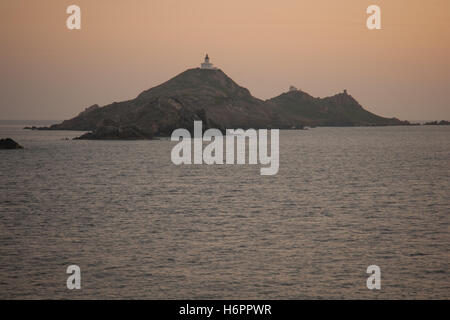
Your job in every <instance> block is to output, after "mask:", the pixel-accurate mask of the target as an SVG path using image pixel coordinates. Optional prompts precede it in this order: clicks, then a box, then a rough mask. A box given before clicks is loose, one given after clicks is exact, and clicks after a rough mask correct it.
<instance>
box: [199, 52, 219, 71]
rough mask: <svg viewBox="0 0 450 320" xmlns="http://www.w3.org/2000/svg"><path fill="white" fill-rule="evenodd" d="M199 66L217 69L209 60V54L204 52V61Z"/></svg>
mask: <svg viewBox="0 0 450 320" xmlns="http://www.w3.org/2000/svg"><path fill="white" fill-rule="evenodd" d="M200 67H201V68H202V69H217V68H215V67H214V66H213V64H212V63H210V62H209V56H208V54H206V56H205V62H203V63H202V64H201V65H200Z"/></svg>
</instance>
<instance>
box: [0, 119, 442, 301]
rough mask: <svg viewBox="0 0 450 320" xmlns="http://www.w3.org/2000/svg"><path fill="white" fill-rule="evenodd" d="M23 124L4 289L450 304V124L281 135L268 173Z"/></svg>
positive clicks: (1, 247) (7, 229)
mask: <svg viewBox="0 0 450 320" xmlns="http://www.w3.org/2000/svg"><path fill="white" fill-rule="evenodd" d="M35 123H36V122H35ZM23 125H24V124H23V123H22V124H19V123H10V124H8V123H5V122H3V123H2V124H0V137H1V138H5V137H11V138H13V139H14V140H16V141H17V142H19V143H20V144H21V145H23V146H24V147H25V149H23V150H0V165H1V166H0V181H1V183H0V298H13V299H15V298H32V299H35V298H89V299H91V298H107V299H110V298H112V299H115V298H146V299H159V298H165V299H175V298H196V299H213V298H217V299H229V298H235V299H241V298H245V299H253V298H254V299H278V298H287V299H304V298H312V299H316V298H338V299H340V298H389V299H391V298H395V299H402V298H411V299H416V298H433V299H449V298H450V268H449V264H450V233H449V232H450V188H449V185H450V127H443V126H426V127H423V126H422V127H379V128H315V129H311V130H306V131H282V132H281V133H280V170H279V173H278V174H277V175H275V176H261V175H260V174H259V168H260V167H259V165H251V166H249V165H234V166H230V165H228V166H218V165H217V166H207V165H196V166H194V165H192V166H175V165H173V164H172V163H171V161H170V151H171V148H172V146H173V145H174V144H173V143H171V142H170V141H168V140H158V141H74V140H63V139H64V138H66V137H67V138H72V137H74V136H78V135H79V134H80V133H78V132H67V131H27V130H21V128H22V127H23ZM71 264H76V265H79V266H80V268H81V285H82V289H81V290H72V291H70V290H68V289H67V288H66V279H67V276H68V275H66V273H65V272H66V268H67V266H68V265H71ZM372 264H375V265H378V266H379V267H380V268H381V279H382V280H381V286H382V287H381V290H379V291H371V290H368V289H367V287H366V279H367V277H368V274H366V268H367V267H368V266H369V265H372Z"/></svg>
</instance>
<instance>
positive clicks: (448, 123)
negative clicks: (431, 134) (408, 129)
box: [424, 120, 450, 126]
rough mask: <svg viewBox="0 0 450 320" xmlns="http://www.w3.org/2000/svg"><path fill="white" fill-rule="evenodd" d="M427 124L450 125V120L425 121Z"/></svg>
mask: <svg viewBox="0 0 450 320" xmlns="http://www.w3.org/2000/svg"><path fill="white" fill-rule="evenodd" d="M424 125H425V126H448V125H450V121H446V120H441V121H431V122H426V123H424Z"/></svg>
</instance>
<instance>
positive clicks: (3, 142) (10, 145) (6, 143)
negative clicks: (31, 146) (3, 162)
mask: <svg viewBox="0 0 450 320" xmlns="http://www.w3.org/2000/svg"><path fill="white" fill-rule="evenodd" d="M0 149H23V147H22V146H21V145H20V144H18V143H17V142H15V141H14V140H13V139H11V138H6V139H0Z"/></svg>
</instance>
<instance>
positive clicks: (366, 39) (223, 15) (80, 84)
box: [0, 0, 450, 120]
mask: <svg viewBox="0 0 450 320" xmlns="http://www.w3.org/2000/svg"><path fill="white" fill-rule="evenodd" d="M71 4H76V5H79V6H80V7H81V12H82V25H81V27H82V29H81V30H68V29H67V28H66V19H67V17H68V14H66V8H67V7H68V6H69V5H71ZM371 4H377V5H379V6H380V7H381V19H382V20H381V23H382V30H368V29H367V27H366V19H367V17H368V15H367V14H366V8H367V7H368V6H369V5H371ZM0 42H1V51H0V52H1V53H0V55H1V59H0V70H1V71H0V97H1V100H0V119H50V120H62V119H67V118H70V117H72V116H74V115H76V114H78V113H79V112H80V111H82V110H83V109H84V108H85V107H88V106H90V105H92V104H95V103H97V104H99V105H105V104H108V103H111V102H113V101H121V100H128V99H132V98H134V97H136V96H137V95H138V94H139V93H140V92H141V91H143V90H145V89H148V88H150V87H153V86H155V85H157V84H159V83H161V82H164V81H166V80H168V79H170V78H171V77H173V76H175V75H177V74H178V73H180V72H182V71H184V70H186V69H188V68H193V67H198V66H199V64H200V62H202V59H203V57H204V55H205V53H206V52H208V53H209V55H210V57H211V60H212V61H211V62H212V63H214V64H215V65H217V66H218V67H220V68H221V69H222V70H223V71H224V72H225V73H226V74H227V75H228V76H230V77H231V78H232V79H233V80H235V81H236V82H237V83H238V84H240V85H242V86H244V87H247V88H248V89H249V90H250V91H251V93H252V94H253V95H254V96H256V97H258V98H261V99H267V98H270V97H274V96H276V95H278V94H280V93H282V92H284V91H287V89H288V87H289V85H294V86H296V87H298V88H299V89H302V90H303V91H306V92H308V93H309V94H311V95H313V96H318V97H325V96H330V95H334V94H336V93H338V92H341V91H342V90H343V89H347V90H348V92H349V94H351V95H352V96H353V97H354V98H356V99H357V100H358V101H359V102H360V103H361V104H362V105H363V106H364V107H365V108H366V109H368V110H369V111H372V112H374V113H376V114H379V115H382V116H387V117H394V116H395V117H398V118H400V119H406V120H441V119H445V120H450V1H449V0H427V1H425V0H421V1H418V0H386V1H382V0H370V1H366V0H340V1H336V0H314V1H312V0H310V1H302V0H278V1H273V0H226V1H225V0H223V1H217V0H209V1H208V0H189V1H182V0H146V1H143V0H127V1H125V0H120V1H119V0H71V1H64V0H39V1H25V0H2V1H1V2H0Z"/></svg>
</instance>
